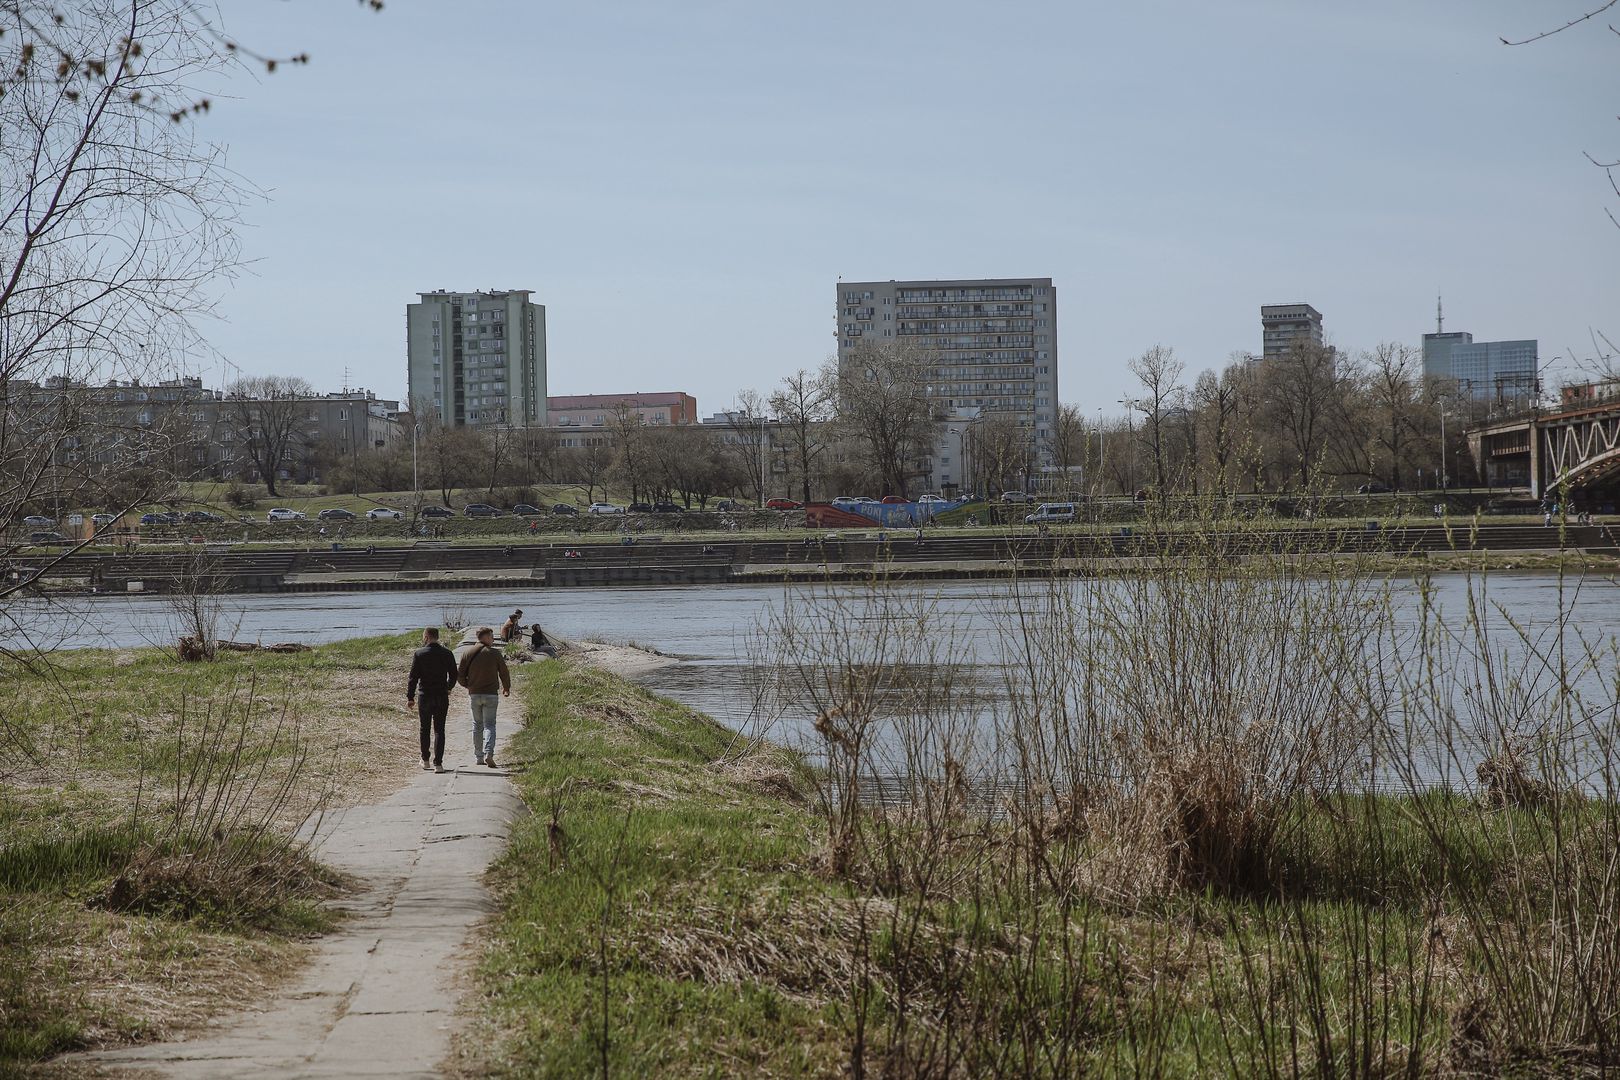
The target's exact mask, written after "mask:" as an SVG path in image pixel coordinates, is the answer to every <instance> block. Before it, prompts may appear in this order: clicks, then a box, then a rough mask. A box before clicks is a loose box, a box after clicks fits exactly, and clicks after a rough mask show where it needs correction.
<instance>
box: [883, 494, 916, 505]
mask: <svg viewBox="0 0 1620 1080" xmlns="http://www.w3.org/2000/svg"><path fill="white" fill-rule="evenodd" d="M883 501H884V502H886V503H891V504H892V503H903V502H910V501H911V500H910V499H908V498H906V497H905V496H904V495H885V496H883Z"/></svg>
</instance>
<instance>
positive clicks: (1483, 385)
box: [1423, 332, 1537, 400]
mask: <svg viewBox="0 0 1620 1080" xmlns="http://www.w3.org/2000/svg"><path fill="white" fill-rule="evenodd" d="M1536 355H1537V343H1536V341H1535V340H1534V339H1531V340H1528V341H1475V340H1474V335H1472V334H1469V333H1465V332H1453V333H1449V334H1424V335H1423V374H1424V375H1426V376H1430V377H1433V378H1440V379H1451V380H1455V381H1456V383H1457V386H1458V388H1459V389H1460V390H1462V392H1463V393H1465V394H1467V395H1469V396H1470V397H1475V398H1496V399H1498V400H1511V399H1515V398H1520V397H1524V396H1526V395H1529V394H1533V393H1534V392H1535V386H1536Z"/></svg>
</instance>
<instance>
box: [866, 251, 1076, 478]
mask: <svg viewBox="0 0 1620 1080" xmlns="http://www.w3.org/2000/svg"><path fill="white" fill-rule="evenodd" d="M836 311H837V337H838V357H839V362H840V363H841V364H842V363H844V362H847V361H848V360H850V359H851V358H853V357H855V356H856V355H858V353H859V350H860V348H861V346H862V345H863V344H866V343H868V342H870V343H873V344H877V345H882V344H884V343H890V344H905V345H909V346H911V347H914V348H916V349H918V350H920V351H921V352H922V353H923V354H924V355H925V356H927V357H928V359H929V360H930V361H932V363H933V365H934V366H933V369H932V374H933V379H932V381H931V382H930V383H929V385H928V390H927V392H928V394H929V396H930V397H931V398H934V399H937V401H938V410H937V411H938V414H939V416H940V417H941V420H942V431H941V435H940V439H939V440H938V441H937V443H936V444H935V445H933V446H930V447H929V448H928V452H927V454H926V455H925V456H924V458H923V459H922V460H920V461H919V462H918V470H919V473H920V474H921V475H920V476H919V481H920V486H921V488H923V489H925V490H935V491H937V490H940V489H942V488H945V487H947V486H950V487H960V486H962V485H963V484H965V483H967V482H968V477H967V472H966V470H965V467H964V465H965V463H964V461H963V454H962V450H961V445H960V444H961V436H960V434H959V433H956V434H953V431H956V428H954V427H953V426H952V425H953V424H957V426H959V425H960V423H961V422H965V421H966V419H967V418H968V417H971V416H985V415H988V414H990V413H995V412H1009V413H1012V414H1014V415H1015V416H1017V417H1018V420H1019V423H1020V424H1021V426H1023V427H1025V428H1027V429H1028V431H1029V437H1030V444H1031V458H1032V460H1034V461H1036V462H1037V463H1041V464H1045V463H1046V462H1047V461H1049V459H1050V450H1049V447H1050V442H1051V437H1052V430H1053V427H1054V426H1055V424H1056V419H1057V405H1058V376H1057V370H1058V345H1057V340H1058V339H1057V290H1056V289H1055V288H1053V286H1052V279H1051V278H963V279H952V280H943V281H861V282H856V281H841V282H839V283H838V286H837V305H836Z"/></svg>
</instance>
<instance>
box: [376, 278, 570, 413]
mask: <svg viewBox="0 0 1620 1080" xmlns="http://www.w3.org/2000/svg"><path fill="white" fill-rule="evenodd" d="M419 295H420V296H421V299H420V300H419V301H417V302H416V303H414V304H407V305H405V341H406V345H405V351H406V364H407V369H408V375H409V385H410V399H411V408H412V409H413V410H416V411H420V412H423V413H425V412H426V411H427V410H429V409H431V410H433V411H434V412H436V413H437V414H438V415H439V416H440V417H441V418H442V419H443V420H444V422H445V423H447V424H449V425H451V426H453V427H501V426H505V427H531V426H540V425H543V424H545V422H546V309H545V307H543V306H542V305H540V304H536V303H534V302H533V301H531V300H530V299H529V297H530V296H531V295H533V294H532V293H531V292H530V291H529V290H527V289H509V290H506V291H493V292H446V291H445V290H443V289H439V290H437V291H435V292H425V293H421V294H419Z"/></svg>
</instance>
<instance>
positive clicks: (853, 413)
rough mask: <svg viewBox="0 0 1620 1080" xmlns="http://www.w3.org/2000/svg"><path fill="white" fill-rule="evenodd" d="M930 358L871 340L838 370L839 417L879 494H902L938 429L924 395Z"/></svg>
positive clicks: (897, 345)
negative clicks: (854, 443)
mask: <svg viewBox="0 0 1620 1080" xmlns="http://www.w3.org/2000/svg"><path fill="white" fill-rule="evenodd" d="M932 375H933V368H932V364H931V362H930V361H929V359H928V358H927V357H926V356H925V355H924V354H923V353H921V352H920V351H918V350H916V349H914V348H911V347H908V346H907V345H905V344H903V343H899V342H896V343H892V344H891V343H888V342H883V343H872V344H867V345H863V346H861V348H859V349H857V350H855V352H854V355H852V356H849V357H846V358H845V359H844V361H843V364H842V365H841V367H840V369H839V372H838V418H839V421H840V423H841V424H842V425H843V427H844V428H845V430H846V431H847V432H848V434H849V437H850V438H851V439H852V440H854V441H855V442H856V443H857V444H858V445H859V446H860V447H861V450H862V456H863V457H864V458H865V464H866V466H867V468H868V470H869V475H870V476H871V477H872V478H874V479H875V480H876V481H877V484H878V487H879V488H880V489H881V490H880V491H879V492H878V494H880V495H904V494H905V493H906V489H907V488H908V487H909V486H910V484H911V481H912V480H913V479H915V477H916V475H917V469H916V462H917V461H918V459H919V458H921V457H922V456H923V455H924V454H926V453H927V451H928V447H929V444H930V443H931V442H932V441H933V439H934V438H935V437H936V435H937V433H938V431H939V426H940V425H939V421H938V420H937V419H936V418H935V412H934V404H933V402H932V401H930V400H929V396H928V389H929V381H930V379H931V378H932Z"/></svg>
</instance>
